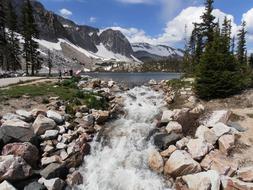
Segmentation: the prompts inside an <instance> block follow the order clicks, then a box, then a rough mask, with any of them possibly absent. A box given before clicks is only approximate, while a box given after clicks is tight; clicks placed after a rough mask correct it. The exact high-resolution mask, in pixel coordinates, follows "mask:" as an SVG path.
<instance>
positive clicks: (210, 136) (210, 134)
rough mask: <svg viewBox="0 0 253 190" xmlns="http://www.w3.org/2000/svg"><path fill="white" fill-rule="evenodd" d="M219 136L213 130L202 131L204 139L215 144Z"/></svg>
mask: <svg viewBox="0 0 253 190" xmlns="http://www.w3.org/2000/svg"><path fill="white" fill-rule="evenodd" d="M218 139H219V137H218V136H217V135H216V134H215V132H214V130H211V129H210V130H208V131H205V132H204V140H205V141H206V142H208V143H210V144H212V145H214V144H216V142H217V140H218Z"/></svg>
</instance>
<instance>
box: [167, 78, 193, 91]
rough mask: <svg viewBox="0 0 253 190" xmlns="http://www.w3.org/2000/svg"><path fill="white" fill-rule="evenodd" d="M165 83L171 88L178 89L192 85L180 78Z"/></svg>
mask: <svg viewBox="0 0 253 190" xmlns="http://www.w3.org/2000/svg"><path fill="white" fill-rule="evenodd" d="M167 85H168V86H170V87H171V88H172V89H173V90H175V91H178V90H180V89H182V88H187V87H192V83H191V82H189V81H184V80H181V79H173V80H169V81H168V82H167Z"/></svg>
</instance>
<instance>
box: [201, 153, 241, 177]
mask: <svg viewBox="0 0 253 190" xmlns="http://www.w3.org/2000/svg"><path fill="white" fill-rule="evenodd" d="M200 165H201V167H202V168H203V169H205V170H210V169H211V170H215V171H217V172H219V174H221V175H227V176H232V175H234V174H235V172H236V170H237V168H238V163H237V161H235V160H233V159H231V158H228V157H226V155H224V154H223V153H222V152H220V151H219V150H214V151H211V152H210V153H209V154H207V155H206V156H205V158H204V159H203V160H202V161H201V163H200Z"/></svg>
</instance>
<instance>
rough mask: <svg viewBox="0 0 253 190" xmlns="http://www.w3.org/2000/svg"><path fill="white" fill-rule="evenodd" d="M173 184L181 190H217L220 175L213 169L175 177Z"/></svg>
mask: <svg viewBox="0 0 253 190" xmlns="http://www.w3.org/2000/svg"><path fill="white" fill-rule="evenodd" d="M175 186H176V189H182V190H219V189H220V176H219V173H217V172H216V171H214V170H209V171H207V172H201V173H197V174H190V175H186V176H182V177H180V178H177V180H176V185H175Z"/></svg>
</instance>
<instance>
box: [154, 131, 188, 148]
mask: <svg viewBox="0 0 253 190" xmlns="http://www.w3.org/2000/svg"><path fill="white" fill-rule="evenodd" d="M182 137H183V135H182V134H177V133H174V132H173V133H170V134H167V133H158V134H155V135H154V144H155V145H156V146H157V147H158V148H159V149H161V150H164V149H166V148H167V147H169V146H170V145H174V144H175V143H176V142H177V141H178V140H179V139H181V138H182Z"/></svg>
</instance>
